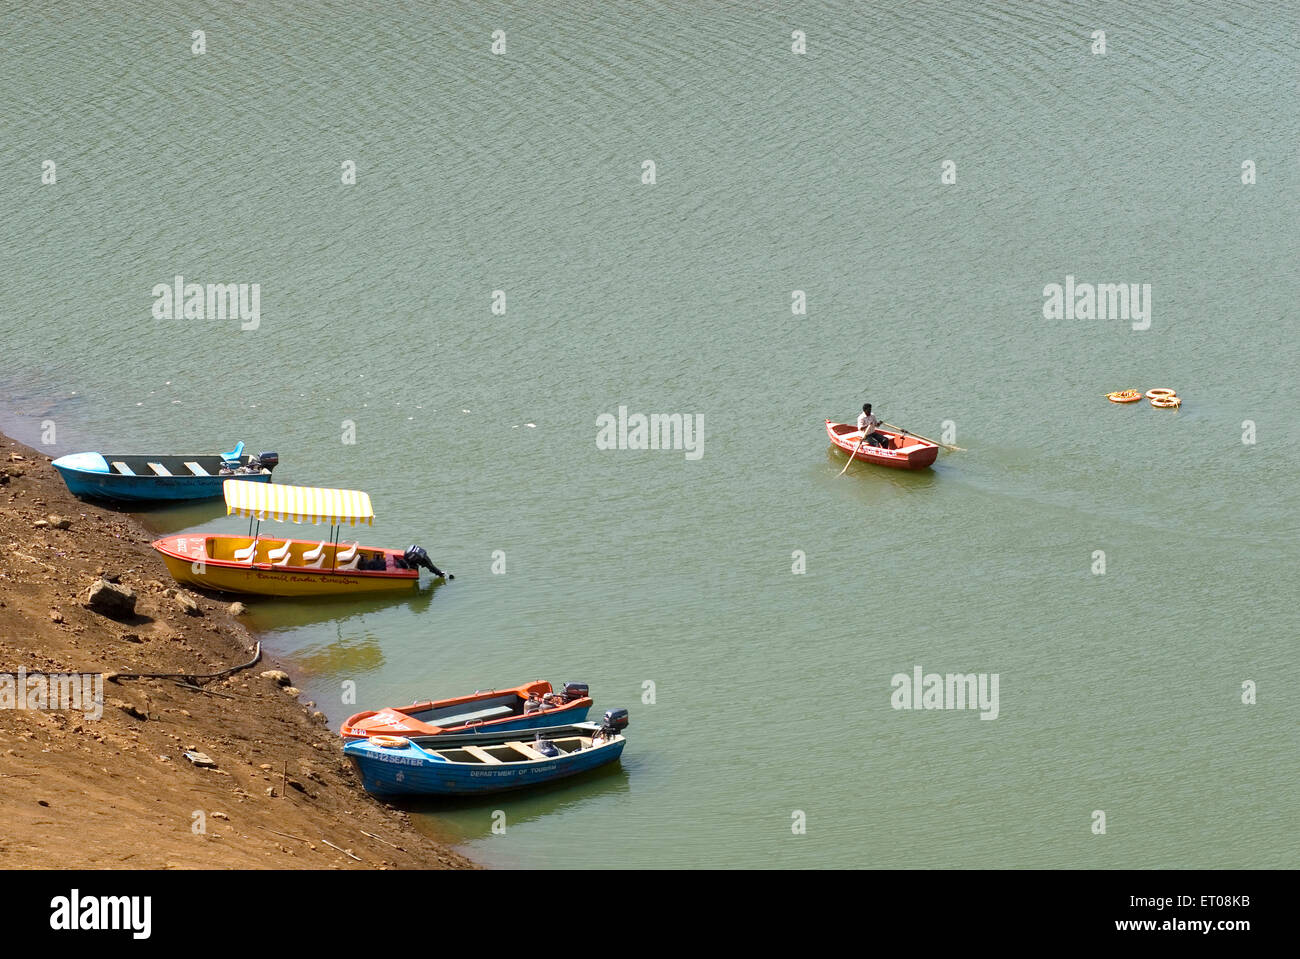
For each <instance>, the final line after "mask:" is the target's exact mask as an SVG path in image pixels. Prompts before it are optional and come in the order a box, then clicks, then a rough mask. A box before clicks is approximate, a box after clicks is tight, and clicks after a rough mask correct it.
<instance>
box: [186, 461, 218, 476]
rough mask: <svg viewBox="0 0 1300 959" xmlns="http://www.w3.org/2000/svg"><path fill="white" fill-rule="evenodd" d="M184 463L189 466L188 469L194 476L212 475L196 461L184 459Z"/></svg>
mask: <svg viewBox="0 0 1300 959" xmlns="http://www.w3.org/2000/svg"><path fill="white" fill-rule="evenodd" d="M185 465H186V467H188V468H189V471H190V472H191V473H193V474H194V475H195V476H211V475H212V474H211V473H209V472H208V471H207V470H205V469H204V468H203V467H202V466H200V465H199V464H198V463H191V462H190V461H189V460H186V461H185Z"/></svg>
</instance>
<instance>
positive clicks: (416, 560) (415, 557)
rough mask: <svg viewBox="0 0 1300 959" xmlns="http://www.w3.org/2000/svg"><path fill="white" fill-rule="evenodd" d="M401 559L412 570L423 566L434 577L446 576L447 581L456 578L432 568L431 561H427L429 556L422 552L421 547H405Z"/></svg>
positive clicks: (434, 567)
mask: <svg viewBox="0 0 1300 959" xmlns="http://www.w3.org/2000/svg"><path fill="white" fill-rule="evenodd" d="M402 558H403V559H405V560H406V561H407V563H409V564H410V565H411V568H413V569H414V568H415V567H417V566H423V567H424V568H425V569H427V570H428V571H429V572H431V573H432V574H433V575H434V576H446V577H447V578H448V579H455V578H456V577H455V576H453V575H452V574H451V573H444V572H443V571H442V570H440V569H439V568H438V567H437V566H434V565H433V560H431V559H429V554H428V553H426V552H425V551H424V547H423V546H408V547H406V552H405V553H403V554H402Z"/></svg>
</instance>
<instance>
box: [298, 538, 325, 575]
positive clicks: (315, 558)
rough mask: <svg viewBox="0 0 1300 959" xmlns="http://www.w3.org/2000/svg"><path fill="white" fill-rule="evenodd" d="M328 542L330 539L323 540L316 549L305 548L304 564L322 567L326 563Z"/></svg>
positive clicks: (309, 566)
mask: <svg viewBox="0 0 1300 959" xmlns="http://www.w3.org/2000/svg"><path fill="white" fill-rule="evenodd" d="M328 543H329V541H328V540H321V541H320V545H319V546H317V547H316V548H315V549H308V550H303V554H302V565H303V566H306V567H308V568H309V569H320V568H321V566H322V565H324V563H325V547H326V546H327V545H328Z"/></svg>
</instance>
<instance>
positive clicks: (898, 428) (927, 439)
mask: <svg viewBox="0 0 1300 959" xmlns="http://www.w3.org/2000/svg"><path fill="white" fill-rule="evenodd" d="M880 425H881V426H883V427H885V428H886V429H890V430H893V431H894V432H895V433H904V434H906V435H908V436H915V437H916V438H917V439H918V440H924V441H925V442H927V443H933V444H934V445H935V446H942V447H943V448H944V449H946V450H957V451H959V452H961V453H965V452H967V450H966V449H965V447H961V446H953V445H952V444H951V443H940V442H939V441H938V440H932V439H930V437H928V436H922V435H921V434H920V433H909V432H908V431H907V430H905V429H903V428H902V427H901V426H895V425H894V424H893V423H881V424H880Z"/></svg>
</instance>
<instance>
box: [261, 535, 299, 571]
mask: <svg viewBox="0 0 1300 959" xmlns="http://www.w3.org/2000/svg"><path fill="white" fill-rule="evenodd" d="M292 549H293V540H291V539H286V540H285V541H284V545H283V546H279V547H277V548H275V549H272V550H268V551H267V554H266V558H267V559H268V560H270V561H271V565H272V566H287V565H289V552H290V550H292Z"/></svg>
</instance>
